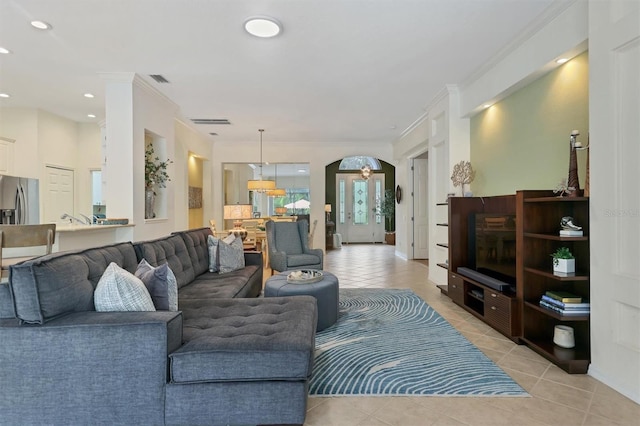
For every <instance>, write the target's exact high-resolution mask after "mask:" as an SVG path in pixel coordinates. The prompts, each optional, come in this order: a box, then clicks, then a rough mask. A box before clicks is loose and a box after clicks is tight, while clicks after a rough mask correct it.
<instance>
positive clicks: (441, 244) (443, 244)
mask: <svg viewBox="0 0 640 426" xmlns="http://www.w3.org/2000/svg"><path fill="white" fill-rule="evenodd" d="M436 245H437V246H438V247H444V248H449V244H447V243H436Z"/></svg>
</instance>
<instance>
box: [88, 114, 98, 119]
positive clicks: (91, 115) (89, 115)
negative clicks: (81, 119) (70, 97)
mask: <svg viewBox="0 0 640 426" xmlns="http://www.w3.org/2000/svg"><path fill="white" fill-rule="evenodd" d="M87 117H89V118H96V115H95V114H87Z"/></svg>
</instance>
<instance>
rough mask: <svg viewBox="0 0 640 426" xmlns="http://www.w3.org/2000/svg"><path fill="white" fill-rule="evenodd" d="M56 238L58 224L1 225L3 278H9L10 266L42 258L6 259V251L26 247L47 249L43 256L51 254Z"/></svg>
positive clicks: (0, 253)
mask: <svg viewBox="0 0 640 426" xmlns="http://www.w3.org/2000/svg"><path fill="white" fill-rule="evenodd" d="M55 238H56V224H55V223H47V224H43V225H0V264H1V265H2V278H3V279H4V278H7V277H9V266H11V265H15V264H16V263H19V262H22V261H24V260H29V259H32V258H34V257H38V256H40V254H36V255H28V256H16V257H9V258H5V257H4V256H5V253H6V252H4V249H16V248H26V247H38V246H42V247H44V248H45V250H44V251H45V252H44V253H42V254H50V253H51V249H52V247H53V244H54V243H55Z"/></svg>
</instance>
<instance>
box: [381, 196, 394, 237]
mask: <svg viewBox="0 0 640 426" xmlns="http://www.w3.org/2000/svg"><path fill="white" fill-rule="evenodd" d="M380 214H381V215H383V216H384V230H385V234H384V240H385V242H386V243H387V244H389V245H392V246H395V245H396V232H395V229H396V221H395V216H396V199H395V194H394V192H393V189H386V190H385V191H384V198H383V199H382V202H381V203H380Z"/></svg>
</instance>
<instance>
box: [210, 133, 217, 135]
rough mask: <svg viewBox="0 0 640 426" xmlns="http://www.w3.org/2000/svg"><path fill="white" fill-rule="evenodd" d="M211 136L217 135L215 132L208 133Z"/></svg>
mask: <svg viewBox="0 0 640 426" xmlns="http://www.w3.org/2000/svg"><path fill="white" fill-rule="evenodd" d="M209 134H210V135H211V136H218V134H217V133H209Z"/></svg>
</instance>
